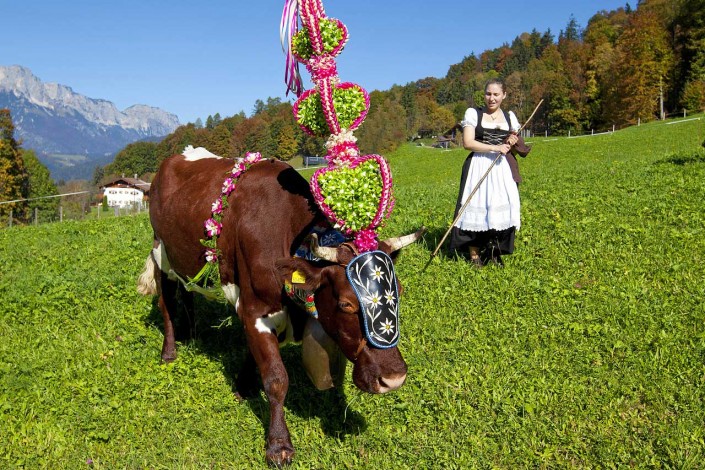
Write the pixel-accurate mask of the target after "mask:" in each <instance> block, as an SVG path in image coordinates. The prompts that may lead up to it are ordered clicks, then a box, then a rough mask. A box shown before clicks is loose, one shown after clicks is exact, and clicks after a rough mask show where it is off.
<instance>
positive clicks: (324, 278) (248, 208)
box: [139, 150, 422, 465]
mask: <svg viewBox="0 0 705 470" xmlns="http://www.w3.org/2000/svg"><path fill="white" fill-rule="evenodd" d="M233 165H234V161H233V160H231V159H225V158H218V157H215V156H214V155H210V154H208V153H206V152H203V151H202V150H201V151H191V152H185V155H175V156H172V157H170V158H168V159H166V160H165V161H164V162H163V163H162V164H161V166H160V168H159V171H158V172H157V174H156V176H155V178H154V181H153V182H152V187H151V191H150V219H151V223H152V227H153V229H154V246H153V250H152V252H151V254H150V256H149V257H148V259H147V263H146V266H145V272H144V273H143V274H142V276H140V280H139V290H140V292H142V293H145V294H154V293H156V294H158V295H159V308H160V310H161V312H162V316H163V318H164V343H163V346H162V353H161V357H162V360H164V361H166V362H169V361H173V360H174V359H175V358H176V347H175V336H174V323H173V320H174V315H175V312H176V299H175V293H176V291H177V290H179V289H182V286H180V281H181V280H184V279H188V278H193V277H194V276H195V275H196V274H197V273H198V272H199V270H200V269H201V268H202V267H203V265H204V263H205V259H204V247H203V245H202V244H201V243H200V240H201V239H203V238H204V228H203V222H204V221H205V220H206V219H208V218H209V217H210V216H211V213H210V211H211V204H212V202H213V201H215V200H216V198H218V197H219V195H220V193H221V186H222V184H223V180H224V178H225V177H226V176H227V175H228V173H229V172H230V171H231V169H232V168H233ZM228 204H229V207H227V209H225V210H224V213H223V220H222V232H221V234H220V237H219V238H218V248H219V249H220V250H221V252H222V255H221V258H220V266H219V268H220V280H221V284H222V291H223V293H224V294H225V298H226V299H227V301H228V302H230V303H231V304H232V305H233V306H235V309H236V312H237V316H238V317H239V319H240V321H241V323H242V325H243V327H244V332H245V336H246V338H247V346H248V354H247V358H246V359H245V363H244V365H243V368H242V370H241V371H240V373H239V375H238V378H237V380H236V382H237V383H236V387H237V389H238V393H239V394H240V395H243V396H248V395H251V394H252V393H254V392H255V391H256V385H255V384H256V370H257V369H259V373H260V376H261V379H262V385H263V388H264V391H265V393H266V395H267V399H268V401H269V404H270V423H269V430H268V436H267V449H266V459H267V462H268V463H270V464H274V465H282V464H286V463H289V462H290V461H291V459H292V457H293V455H294V447H293V445H292V443H291V439H290V436H289V431H288V429H287V426H286V422H285V419H284V408H283V404H284V399H285V397H286V393H287V389H288V386H289V379H288V375H287V371H286V369H285V367H284V364H283V362H282V358H281V356H280V354H279V347H280V342H281V339H282V338H288V339H293V340H300V339H301V337H302V334H303V332H304V331H305V330H306V331H307V332H308V333H309V335H308V336H309V339H310V338H314V339H315V340H314V341H310V342H309V345H311V344H313V345H314V347H311V348H310V349H311V350H312V352H311V354H313V355H311V354H309V357H308V358H304V364H306V365H307V367H308V368H309V375H312V374H313V375H318V377H317V379H314V382H315V381H316V380H318V381H319V383H317V384H316V385H317V386H319V388H325V387H326V386H329V385H332V384H328V385H326V383H327V382H326V380H328V382H330V377H329V376H326V374H327V373H328V371H330V370H332V369H334V367H335V365H336V364H335V363H336V361H337V359H336V356H335V352H336V351H337V352H338V353H339V352H342V354H343V355H344V357H345V358H347V359H348V360H350V361H351V362H352V363H353V370H352V377H353V382H354V384H355V385H356V386H357V387H358V388H359V389H361V390H363V391H366V392H370V393H385V392H388V391H391V390H394V389H397V388H399V387H400V386H401V385H402V384H403V383H404V381H405V379H406V373H407V367H406V363H405V362H404V359H403V358H402V356H401V354H400V352H399V350H398V349H397V347H391V348H388V349H378V348H375V347H372V346H371V345H370V344H368V343H367V341H366V339H365V335H364V332H363V331H362V327H361V320H360V318H359V316H358V315H359V313H360V312H359V310H360V306H359V303H358V299H357V297H356V295H355V293H354V291H353V289H352V287H351V285H350V283H349V281H348V279H347V278H346V275H345V267H344V266H345V264H346V263H347V262H348V261H349V260H350V259H351V258H352V257H353V256H354V255H355V253H354V248H353V247H352V245H350V244H347V243H346V244H342V245H340V246H338V247H316V248H320V249H319V250H318V251H317V252H316V253H317V254H318V255H319V256H320V257H324V258H325V259H326V260H328V261H325V262H323V263H316V264H314V263H312V262H309V261H306V260H304V259H302V258H295V257H293V256H292V255H293V254H294V252H295V250H296V249H297V247H298V246H299V245H300V244H301V243H302V241H303V240H304V238H305V237H306V236H307V234H308V233H309V230H310V229H311V228H312V227H313V226H314V225H315V224H320V223H321V222H324V218H323V216H322V214H321V213H320V211H319V210H318V208H317V206H316V204H315V203H314V200H313V197H312V195H311V192H310V189H309V185H308V182H307V181H306V180H305V179H304V178H303V177H301V176H300V175H299V174H298V173H297V172H296V170H294V169H293V168H292V167H291V166H289V165H288V164H286V163H282V162H280V161H276V160H263V161H260V162H258V163H255V164H254V165H252V166H251V168H250V169H249V170H247V171H246V172H245V173H244V174H242V175H241V176H240V178H239V179H238V181H237V184H236V189H235V190H234V191H233V192H232V193H231V194H230V195H229V197H228ZM421 233H422V231H421V230H420V231H418V232H416V233H415V234H411V235H407V236H404V237H399V238H395V239H390V240H385V241H382V242H380V247H379V249H380V250H381V251H384V252H386V253H388V254H390V253H392V252H394V253H396V252H398V250H399V249H401V248H402V247H403V246H405V245H408V244H410V243H412V242H414V241H415V240H417V239H418V238H419V237H420V236H421ZM316 248H314V249H316ZM295 271H298V273H302V274H303V275H304V276H305V284H304V285H303V286H302V287H303V288H304V289H305V290H307V291H311V292H315V306H316V309H317V310H318V315H319V316H318V320H315V319H313V318H311V317H310V316H309V315H308V314H307V313H306V312H305V311H304V310H303V309H301V308H299V307H297V306H296V304H295V303H293V302H292V301H291V300H290V299H289V298H288V297H287V296H286V295H284V290H283V286H284V283H285V281H289V282H290V281H291V277H292V273H293V272H295ZM182 284H183V283H182ZM204 293H207V292H204ZM305 346H306V343H304V347H305ZM316 347H317V348H316ZM304 354H306V351H304ZM312 357H313V358H314V359H313V360H312V359H311V358H312ZM340 357H342V356H340ZM328 360H329V362H330V363H326V362H327V361H328ZM343 361H344V359H343ZM311 362H314V364H311ZM255 366H256V367H255ZM316 368H318V370H316ZM312 369H313V370H312ZM322 371H323V372H322ZM343 371H344V366H343ZM331 375H333V376H334V375H335V371H333V372H332V373H331ZM312 378H313V377H312ZM322 384H323V385H322Z"/></svg>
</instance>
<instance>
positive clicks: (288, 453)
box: [267, 442, 294, 468]
mask: <svg viewBox="0 0 705 470" xmlns="http://www.w3.org/2000/svg"><path fill="white" fill-rule="evenodd" d="M293 458H294V446H293V445H291V442H275V443H274V444H270V445H269V447H268V448H267V465H269V466H270V467H275V468H282V467H284V466H286V465H290V464H291V460H292V459H293Z"/></svg>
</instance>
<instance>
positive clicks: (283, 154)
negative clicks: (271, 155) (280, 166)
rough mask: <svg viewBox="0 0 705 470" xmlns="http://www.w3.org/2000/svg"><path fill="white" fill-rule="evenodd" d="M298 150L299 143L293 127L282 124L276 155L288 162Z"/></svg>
mask: <svg viewBox="0 0 705 470" xmlns="http://www.w3.org/2000/svg"><path fill="white" fill-rule="evenodd" d="M298 150H299V144H298V142H297V141H296V135H295V133H294V127H293V126H292V125H285V126H282V128H281V130H280V132H279V138H278V145H277V152H276V157H277V158H278V159H280V160H283V161H285V162H288V161H289V160H291V159H292V158H294V156H296V154H297V153H298Z"/></svg>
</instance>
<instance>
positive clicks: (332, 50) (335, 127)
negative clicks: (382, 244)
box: [280, 0, 394, 253]
mask: <svg viewBox="0 0 705 470" xmlns="http://www.w3.org/2000/svg"><path fill="white" fill-rule="evenodd" d="M299 19H300V20H301V24H302V27H301V28H299ZM280 37H281V40H282V47H283V49H284V52H285V54H286V72H285V76H284V79H285V81H286V84H287V94H288V93H289V91H292V92H293V93H294V94H296V96H297V97H298V100H297V101H296V103H294V107H293V111H294V117H295V118H296V122H297V123H298V124H299V126H300V127H301V128H302V129H303V131H304V132H306V133H307V134H309V135H313V136H319V137H325V136H326V135H328V136H329V137H328V140H327V142H326V149H327V155H326V160H327V161H328V165H327V167H326V168H321V169H319V170H317V171H316V172H315V173H314V174H313V176H312V177H311V183H310V184H311V192H312V193H313V197H314V199H315V201H316V203H317V204H318V207H319V208H320V209H321V211H322V212H323V214H324V215H325V216H326V217H327V218H328V220H329V221H330V222H331V224H332V225H333V226H334V227H335V228H336V229H338V230H340V231H341V232H342V233H343V234H345V235H346V236H348V237H351V238H354V244H355V246H356V248H357V249H358V251H359V252H360V253H364V252H367V251H371V250H375V249H377V245H378V240H377V231H376V229H377V228H378V227H379V226H380V225H381V224H382V222H383V220H384V219H385V218H386V217H389V215H390V214H391V211H392V208H393V207H394V198H393V196H392V174H391V171H390V169H389V164H388V163H387V161H386V160H385V159H384V158H383V157H382V156H380V155H360V149H359V148H358V147H357V144H356V142H357V139H356V138H355V137H354V136H353V131H354V130H355V129H356V128H358V127H359V126H360V125H361V124H362V121H364V119H365V116H366V115H367V111H368V110H369V107H370V97H369V95H368V94H367V92H366V91H365V89H364V88H362V87H361V86H359V85H357V84H354V83H349V82H344V83H341V82H340V79H339V78H338V72H337V69H336V62H335V57H336V56H337V55H338V54H340V52H341V51H342V50H343V47H344V46H345V43H346V42H347V40H348V30H347V28H346V27H345V25H344V24H343V23H342V22H341V21H340V20H336V19H333V18H328V17H327V16H326V14H325V12H324V10H323V3H322V1H321V0H286V3H285V5H284V12H283V14H282V21H281V29H280ZM298 62H301V63H303V64H304V65H305V66H306V70H308V72H309V73H310V74H311V80H312V81H313V84H314V88H312V89H310V90H306V91H304V88H303V84H302V82H301V76H300V74H299V70H298Z"/></svg>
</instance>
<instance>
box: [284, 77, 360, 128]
mask: <svg viewBox="0 0 705 470" xmlns="http://www.w3.org/2000/svg"><path fill="white" fill-rule="evenodd" d="M333 105H334V106H335V112H336V115H337V116H338V124H340V127H342V128H345V129H350V127H351V126H352V125H353V123H354V122H355V120H356V119H357V118H359V117H360V115H361V114H362V113H363V112H365V110H366V106H365V95H364V93H363V92H362V90H361V89H360V88H359V87H357V86H352V87H349V88H335V89H334V90H333ZM298 106H299V107H298V112H297V115H296V122H297V123H298V124H299V125H300V126H303V127H306V128H307V129H309V130H310V131H311V132H312V133H313V134H314V135H318V136H324V135H327V134H329V133H330V130H329V129H328V124H327V123H326V118H325V116H324V114H323V106H322V104H321V98H320V95H318V93H312V94H310V95H309V96H308V97H306V98H304V99H302V100H301V101H299V105H298Z"/></svg>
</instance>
